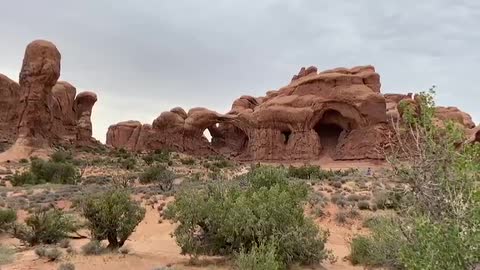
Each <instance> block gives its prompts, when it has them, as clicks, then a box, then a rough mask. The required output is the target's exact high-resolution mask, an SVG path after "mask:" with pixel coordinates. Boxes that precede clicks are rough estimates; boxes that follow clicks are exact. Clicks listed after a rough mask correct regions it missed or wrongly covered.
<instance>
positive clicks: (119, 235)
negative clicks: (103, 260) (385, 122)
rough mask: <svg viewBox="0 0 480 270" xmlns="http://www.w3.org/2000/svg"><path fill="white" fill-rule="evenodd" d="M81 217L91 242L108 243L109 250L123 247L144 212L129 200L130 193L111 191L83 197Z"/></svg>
mask: <svg viewBox="0 0 480 270" xmlns="http://www.w3.org/2000/svg"><path fill="white" fill-rule="evenodd" d="M82 213H83V216H84V217H85V218H86V219H87V220H88V225H87V226H88V228H89V229H90V232H91V234H92V236H93V238H94V239H95V240H98V241H101V240H105V239H106V240H108V242H109V245H108V247H109V248H111V249H115V248H119V247H121V246H123V244H124V243H125V241H126V240H127V239H128V237H129V236H130V235H131V234H132V233H133V231H134V230H135V227H137V225H138V224H139V223H140V222H141V221H142V219H143V218H144V216H145V209H144V208H142V207H140V205H139V204H138V203H137V202H135V201H133V200H132V199H131V198H130V194H129V193H128V192H127V191H125V190H121V189H114V190H110V191H106V192H103V193H100V194H94V195H91V196H90V197H88V198H86V199H85V201H84V202H83V203H82Z"/></svg>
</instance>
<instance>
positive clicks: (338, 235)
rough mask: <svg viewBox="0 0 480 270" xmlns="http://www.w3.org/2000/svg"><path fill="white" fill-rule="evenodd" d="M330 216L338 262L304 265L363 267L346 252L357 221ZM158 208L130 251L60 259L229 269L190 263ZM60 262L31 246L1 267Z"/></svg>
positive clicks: (98, 264) (25, 268) (207, 261)
mask: <svg viewBox="0 0 480 270" xmlns="http://www.w3.org/2000/svg"><path fill="white" fill-rule="evenodd" d="M326 210H327V211H328V212H329V213H330V215H329V217H327V218H325V219H323V220H322V221H319V225H320V227H321V228H323V229H328V230H329V231H330V237H329V239H328V243H327V248H328V249H330V250H332V251H333V253H334V255H335V256H336V257H337V258H338V259H337V262H335V263H333V264H331V263H329V262H325V263H324V264H323V265H321V266H317V267H313V268H312V267H309V268H305V269H329V270H340V269H346V270H351V269H362V268H361V267H354V266H352V265H351V264H350V263H349V262H348V261H347V260H345V259H344V257H345V256H347V255H348V254H349V248H348V239H349V238H350V237H351V236H352V235H353V234H355V233H357V232H358V229H357V228H360V227H361V226H359V225H358V224H350V225H345V226H339V225H337V224H336V223H335V221H334V220H333V217H334V213H335V212H336V207H335V206H333V205H330V206H328V207H327V209H326ZM158 218H159V216H158V212H157V211H156V210H155V209H152V208H151V207H147V212H146V216H145V219H144V220H143V221H142V222H141V223H140V225H139V226H138V228H137V230H136V231H135V232H134V233H133V234H132V235H131V237H130V238H129V240H128V241H127V243H126V246H127V247H128V248H129V249H130V254H128V255H120V254H118V255H117V254H108V255H101V256H83V255H80V254H77V255H67V254H65V256H64V258H63V260H62V262H67V261H68V262H72V263H73V264H75V269H76V270H91V269H101V270H119V269H122V270H153V269H155V268H156V267H161V266H166V265H172V266H173V267H175V269H217V270H223V269H230V268H229V266H228V265H227V264H226V263H225V262H224V260H222V259H221V258H201V260H200V262H199V265H191V264H190V260H189V257H187V256H182V255H180V248H179V247H178V246H177V244H176V243H175V240H174V239H173V238H172V237H171V236H170V234H171V233H172V232H173V230H174V228H175V225H173V224H170V223H169V222H167V221H164V222H163V223H161V224H159V223H158ZM0 240H2V243H5V244H11V245H18V244H19V243H18V241H17V240H15V239H11V238H5V237H4V238H0ZM87 242H88V239H82V240H72V242H71V243H72V246H73V247H74V248H75V249H76V250H78V251H79V250H80V247H81V246H82V245H84V244H86V243H87ZM58 265H59V263H52V262H46V261H45V260H44V259H39V258H38V257H37V256H36V255H35V253H34V251H33V250H31V249H29V250H26V251H22V252H18V253H17V254H16V258H15V262H14V263H13V264H10V265H5V266H3V267H2V268H1V269H3V270H34V269H35V270H52V269H57V268H58Z"/></svg>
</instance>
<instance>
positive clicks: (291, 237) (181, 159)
mask: <svg viewBox="0 0 480 270" xmlns="http://www.w3.org/2000/svg"><path fill="white" fill-rule="evenodd" d="M423 101H424V103H422V107H421V109H418V108H417V109H415V110H410V109H409V108H405V111H406V112H408V113H406V114H405V119H404V121H403V122H401V123H397V124H398V125H396V134H392V137H391V140H396V141H397V144H395V145H397V146H398V147H396V148H392V149H390V151H389V152H388V155H387V157H388V159H387V161H388V163H389V168H383V167H382V168H376V169H375V175H373V174H370V173H368V172H367V169H366V168H346V169H331V168H323V167H321V166H318V165H315V164H312V163H308V162H306V163H304V164H295V166H293V165H289V164H286V165H278V164H275V165H265V164H263V165H262V164H241V163H237V162H235V161H233V160H229V159H227V158H225V157H221V156H211V157H205V158H199V157H194V156H190V155H185V154H182V153H176V152H172V151H159V150H157V151H152V152H142V153H136V152H129V151H126V150H123V149H118V150H115V149H108V150H106V149H101V150H98V151H97V150H94V149H60V150H58V151H55V152H54V153H53V154H52V155H50V157H49V158H48V159H39V158H31V159H29V160H22V161H21V162H18V163H10V164H8V166H9V169H8V170H5V174H4V175H2V177H1V178H2V179H1V180H0V184H1V185H0V236H1V237H4V239H5V238H6V239H9V241H10V239H14V240H15V241H20V243H21V244H20V245H21V246H16V245H11V244H7V245H4V244H2V245H1V246H0V264H2V263H3V264H8V265H11V264H12V263H13V264H15V263H16V262H15V255H16V254H15V253H24V252H28V251H30V252H32V253H33V254H35V256H36V257H38V258H39V260H38V261H35V262H32V264H34V263H39V262H41V263H45V264H51V266H52V267H51V268H52V269H54V268H56V269H76V268H79V269H85V265H82V260H79V259H78V258H79V257H81V256H90V257H89V258H91V260H94V261H95V260H97V258H98V260H102V258H104V256H114V258H115V260H117V261H119V262H121V261H122V260H135V259H134V258H142V260H146V259H144V258H143V257H142V256H144V254H146V253H148V254H150V253H149V252H150V249H152V250H158V249H160V248H162V247H161V245H163V243H164V242H162V244H159V243H158V242H155V241H158V239H162V241H165V240H163V239H164V238H168V239H170V240H168V241H171V245H172V247H173V248H178V249H179V250H178V255H176V256H177V257H175V258H176V259H175V260H174V261H173V262H166V263H164V264H163V265H159V264H158V263H157V262H151V264H149V265H151V269H156V268H157V269H190V268H189V267H191V266H190V265H191V264H194V265H196V266H195V267H197V268H198V267H199V268H200V269H202V268H211V269H242V270H245V269H247V270H248V269H309V268H312V269H318V267H320V265H324V266H326V268H327V269H329V267H328V266H329V265H332V264H338V265H339V266H337V267H341V268H346V267H353V266H352V264H353V265H358V266H359V269H360V268H362V267H383V268H389V269H469V268H471V267H473V266H474V265H475V264H476V263H478V261H479V258H478V254H479V252H477V251H478V250H479V246H478V243H479V242H480V240H479V238H478V233H477V232H478V230H479V228H478V224H479V213H478V209H479V192H478V172H479V171H480V168H479V167H478V164H479V155H480V154H479V153H480V151H479V149H478V144H477V145H463V144H462V143H460V142H462V139H461V138H462V137H461V132H460V131H459V130H457V129H456V128H455V125H452V124H446V125H444V126H441V127H438V126H436V125H434V123H433V122H432V120H431V119H430V118H429V117H431V114H432V111H431V110H429V108H431V107H432V104H431V98H430V96H428V95H426V96H425V99H424V100H423ZM424 107H425V108H424ZM408 115H412V116H411V117H410V118H409V117H407V116H408ZM429 119H430V120H429ZM412 142H415V143H413V144H412ZM368 171H370V169H368ZM145 228H148V234H147V236H145V233H146V232H145ZM139 231H140V232H139ZM160 232H162V233H163V232H165V233H166V235H165V236H163V237H164V238H161V237H158V236H157V234H158V233H160ZM170 233H171V237H170V236H169V234H170ZM339 233H341V237H339V236H338V234H339ZM137 234H140V235H137ZM150 238H152V239H154V240H148V239H150ZM338 239H341V240H340V241H341V243H340V244H341V245H345V246H346V247H347V248H348V249H347V251H346V252H344V253H339V252H338V250H336V245H339V244H338V242H335V244H334V245H332V244H329V243H332V242H334V241H339V240H338ZM345 239H348V240H345ZM12 241H13V240H12ZM142 241H143V242H146V241H153V242H152V243H157V244H149V246H148V251H145V248H143V249H142V247H141V246H138V245H139V244H141V243H142ZM332 246H333V248H332ZM172 247H169V249H172ZM155 254H156V253H155ZM115 256H117V257H115ZM148 256H151V255H148ZM148 256H146V257H148ZM183 256H186V257H187V258H188V260H186V261H187V262H183V261H182V260H183V258H184V257H183ZM217 260H220V262H217ZM184 261H185V260H184ZM82 267H83V268H82ZM7 269H8V268H7ZM142 269H143V268H142ZM352 269H356V268H352Z"/></svg>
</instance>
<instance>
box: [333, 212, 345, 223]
mask: <svg viewBox="0 0 480 270" xmlns="http://www.w3.org/2000/svg"><path fill="white" fill-rule="evenodd" d="M335 221H336V222H337V223H340V224H344V223H347V221H348V213H347V212H346V211H338V212H337V213H336V214H335Z"/></svg>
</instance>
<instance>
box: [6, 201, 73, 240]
mask: <svg viewBox="0 0 480 270" xmlns="http://www.w3.org/2000/svg"><path fill="white" fill-rule="evenodd" d="M78 228H79V226H78V224H77V222H76V221H75V220H74V218H73V217H72V216H70V215H67V214H65V213H63V212H62V211H61V210H58V209H52V210H43V211H40V212H37V213H34V214H33V215H31V216H29V217H27V218H26V219H25V225H24V224H17V226H16V227H15V231H14V236H15V237H17V238H18V239H20V240H21V241H23V242H25V243H27V244H29V245H31V246H34V245H38V244H55V243H58V242H60V240H62V239H65V238H67V237H68V235H69V234H70V233H73V232H76V231H77V230H78Z"/></svg>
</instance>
